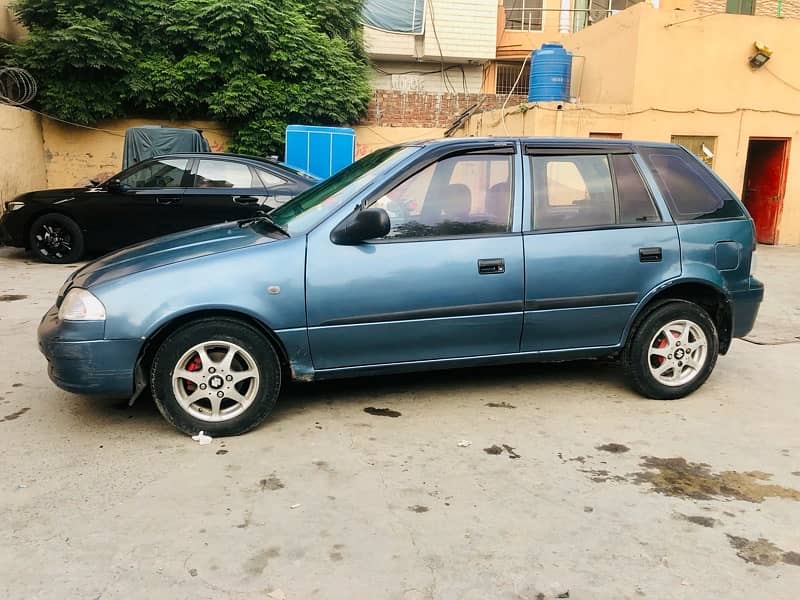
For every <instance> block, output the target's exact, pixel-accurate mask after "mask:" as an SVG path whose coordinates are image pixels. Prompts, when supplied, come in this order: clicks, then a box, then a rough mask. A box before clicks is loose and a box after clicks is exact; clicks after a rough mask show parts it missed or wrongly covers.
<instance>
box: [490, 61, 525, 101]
mask: <svg viewBox="0 0 800 600" xmlns="http://www.w3.org/2000/svg"><path fill="white" fill-rule="evenodd" d="M520 70H521V71H522V75H520ZM518 77H519V81H517V78H518ZM530 80H531V65H530V62H526V63H525V66H524V67H523V66H522V63H498V64H497V72H496V77H495V93H496V94H510V93H511V91H512V90H513V91H514V94H515V95H516V94H519V95H521V96H526V97H527V95H528V86H529V84H530ZM514 82H516V83H517V85H516V87H515V86H514Z"/></svg>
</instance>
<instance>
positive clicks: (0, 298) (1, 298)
mask: <svg viewBox="0 0 800 600" xmlns="http://www.w3.org/2000/svg"><path fill="white" fill-rule="evenodd" d="M26 298H27V296H24V295H23V294H2V295H0V302H16V301H17V300H25V299H26Z"/></svg>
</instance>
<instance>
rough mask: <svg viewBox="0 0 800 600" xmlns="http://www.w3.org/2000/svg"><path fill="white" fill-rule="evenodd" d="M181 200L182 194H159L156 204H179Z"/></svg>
mask: <svg viewBox="0 0 800 600" xmlns="http://www.w3.org/2000/svg"><path fill="white" fill-rule="evenodd" d="M180 201H181V197H180V196H159V197H158V198H156V204H160V205H161V206H172V205H173V204H178V203H179V202H180Z"/></svg>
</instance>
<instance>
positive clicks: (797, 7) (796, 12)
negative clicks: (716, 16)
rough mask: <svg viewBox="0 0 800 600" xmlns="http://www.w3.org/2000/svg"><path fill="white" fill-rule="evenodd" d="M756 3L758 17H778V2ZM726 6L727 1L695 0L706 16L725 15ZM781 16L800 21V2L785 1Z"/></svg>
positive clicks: (696, 6) (762, 0) (798, 0)
mask: <svg viewBox="0 0 800 600" xmlns="http://www.w3.org/2000/svg"><path fill="white" fill-rule="evenodd" d="M755 3H756V10H755V14H756V15H757V16H759V17H776V16H778V0H755ZM726 4H727V3H726V0H695V1H694V8H695V10H696V11H698V12H700V13H704V14H708V13H720V12H722V13H724V12H725V7H726ZM781 15H782V16H783V17H785V18H787V19H800V0H783V8H782V9H781Z"/></svg>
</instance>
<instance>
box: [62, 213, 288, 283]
mask: <svg viewBox="0 0 800 600" xmlns="http://www.w3.org/2000/svg"><path fill="white" fill-rule="evenodd" d="M274 241H276V240H275V238H271V237H268V236H266V235H263V234H262V233H259V232H257V231H255V230H254V229H253V227H251V226H244V227H240V226H239V225H238V224H237V223H222V224H219V225H212V226H210V227H201V228H199V229H190V230H188V231H182V232H180V233H175V234H172V235H167V236H164V237H160V238H156V239H154V240H150V241H147V242H142V243H140V244H136V245H134V246H128V247H127V248H123V249H121V250H117V251H116V252H112V253H111V254H107V255H106V256H103V257H102V258H99V259H98V260H95V261H93V262H90V263H89V264H87V265H86V266H84V267H83V268H81V269H79V270H78V271H76V272H75V273H74V274H73V276H72V278H71V280H68V284H69V285H70V286H73V285H74V286H77V287H82V288H89V287H91V286H93V285H98V284H100V283H106V282H108V281H112V280H114V279H119V278H120V277H125V276H126V275H131V274H134V273H139V272H141V271H147V270H149V269H156V268H158V267H163V266H165V265H170V264H173V263H177V262H182V261H185V260H192V259H196V258H200V257H203V256H209V255H210V254H217V253H220V252H227V251H229V250H236V249H238V248H244V247H247V246H253V245H256V244H267V243H271V242H274ZM65 287H66V286H65Z"/></svg>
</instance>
